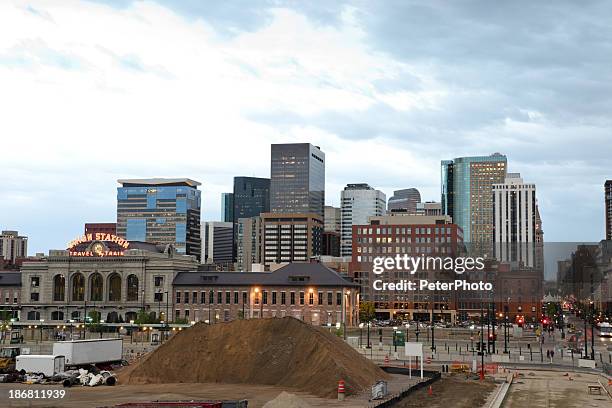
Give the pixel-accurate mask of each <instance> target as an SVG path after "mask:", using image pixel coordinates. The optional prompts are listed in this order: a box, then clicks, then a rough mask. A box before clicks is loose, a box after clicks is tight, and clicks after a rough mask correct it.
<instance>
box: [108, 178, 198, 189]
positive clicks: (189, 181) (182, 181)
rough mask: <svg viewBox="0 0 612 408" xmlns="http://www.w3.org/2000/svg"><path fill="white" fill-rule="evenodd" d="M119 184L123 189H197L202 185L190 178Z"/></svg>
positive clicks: (123, 180)
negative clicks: (165, 187)
mask: <svg viewBox="0 0 612 408" xmlns="http://www.w3.org/2000/svg"><path fill="white" fill-rule="evenodd" d="M117 182H118V183H119V184H121V185H123V187H149V186H165V185H172V186H188V187H197V186H201V185H202V183H200V182H199V181H195V180H192V179H188V178H159V177H158V178H148V179H119V180H117Z"/></svg>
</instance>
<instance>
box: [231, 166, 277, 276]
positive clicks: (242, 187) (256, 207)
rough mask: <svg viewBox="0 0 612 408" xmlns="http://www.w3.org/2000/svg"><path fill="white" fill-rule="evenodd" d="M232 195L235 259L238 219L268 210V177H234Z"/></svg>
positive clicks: (254, 215) (234, 254)
mask: <svg viewBox="0 0 612 408" xmlns="http://www.w3.org/2000/svg"><path fill="white" fill-rule="evenodd" d="M232 197H233V208H232V222H233V223H234V234H233V245H232V248H233V250H232V251H233V255H232V256H233V258H234V261H237V260H238V259H237V256H238V252H237V251H238V248H237V245H238V244H237V242H238V220H239V219H241V218H251V217H258V216H259V215H260V214H262V213H267V212H269V211H270V179H268V178H261V177H234V192H233V193H232ZM249 268H250V266H249ZM239 270H240V269H239Z"/></svg>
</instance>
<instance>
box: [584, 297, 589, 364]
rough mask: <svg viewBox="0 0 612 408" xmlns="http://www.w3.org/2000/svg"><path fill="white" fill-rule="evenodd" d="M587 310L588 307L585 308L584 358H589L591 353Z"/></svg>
mask: <svg viewBox="0 0 612 408" xmlns="http://www.w3.org/2000/svg"><path fill="white" fill-rule="evenodd" d="M587 316H588V315H587V312H586V307H585V308H584V358H588V355H589V341H588V338H587Z"/></svg>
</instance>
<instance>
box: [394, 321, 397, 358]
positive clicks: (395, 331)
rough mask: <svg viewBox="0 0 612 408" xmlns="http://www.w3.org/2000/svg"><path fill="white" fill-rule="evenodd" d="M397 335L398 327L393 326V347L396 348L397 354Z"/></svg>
mask: <svg viewBox="0 0 612 408" xmlns="http://www.w3.org/2000/svg"><path fill="white" fill-rule="evenodd" d="M395 333H397V326H393V347H394V348H395V352H397V343H396V342H395Z"/></svg>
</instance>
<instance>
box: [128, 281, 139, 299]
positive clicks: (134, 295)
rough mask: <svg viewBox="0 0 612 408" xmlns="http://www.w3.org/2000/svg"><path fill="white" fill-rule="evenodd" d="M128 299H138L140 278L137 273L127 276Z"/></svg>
mask: <svg viewBox="0 0 612 408" xmlns="http://www.w3.org/2000/svg"><path fill="white" fill-rule="evenodd" d="M127 300H128V302H129V301H134V300H138V278H137V277H136V275H130V276H128V278H127Z"/></svg>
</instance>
